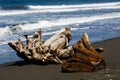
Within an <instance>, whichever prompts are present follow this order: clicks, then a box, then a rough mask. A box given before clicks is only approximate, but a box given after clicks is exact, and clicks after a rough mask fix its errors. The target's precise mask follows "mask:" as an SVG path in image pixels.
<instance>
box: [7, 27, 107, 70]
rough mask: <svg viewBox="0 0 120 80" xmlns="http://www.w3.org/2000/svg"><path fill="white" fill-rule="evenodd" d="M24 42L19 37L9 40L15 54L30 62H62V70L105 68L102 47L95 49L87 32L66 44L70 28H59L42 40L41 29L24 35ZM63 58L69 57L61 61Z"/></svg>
mask: <svg viewBox="0 0 120 80" xmlns="http://www.w3.org/2000/svg"><path fill="white" fill-rule="evenodd" d="M24 37H25V38H26V44H23V42H22V41H21V39H18V41H17V42H9V43H8V44H9V46H10V47H11V48H13V49H14V50H15V51H16V53H17V55H18V56H19V57H20V58H22V59H24V60H26V61H30V62H35V63H48V62H49V61H52V62H55V63H60V64H62V66H61V68H62V71H63V72H76V71H82V72H91V71H95V70H99V69H103V68H105V61H104V58H103V56H102V55H101V54H100V52H102V51H103V48H98V49H95V48H93V47H92V46H91V43H90V41H89V37H88V34H87V33H84V34H83V37H82V38H81V40H79V41H77V43H75V44H73V45H72V46H68V43H69V41H70V40H71V30H70V28H64V29H61V30H60V31H59V32H58V33H56V34H55V35H53V36H52V37H51V38H49V39H47V40H46V41H43V39H42V31H41V30H39V31H36V32H35V33H34V35H33V37H32V38H29V37H28V35H24ZM63 58H69V59H67V60H66V61H62V60H61V59H63Z"/></svg>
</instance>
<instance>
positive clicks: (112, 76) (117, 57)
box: [0, 38, 120, 80]
mask: <svg viewBox="0 0 120 80" xmlns="http://www.w3.org/2000/svg"><path fill="white" fill-rule="evenodd" d="M92 45H93V46H94V47H95V48H97V47H103V48H104V50H105V51H104V52H102V53H101V54H102V55H103V56H104V58H105V61H106V69H103V70H99V71H96V72H87V73H86V72H76V73H62V72H61V65H58V64H48V65H36V64H28V63H25V62H24V61H16V62H9V63H5V64H2V65H0V80H120V76H119V75H120V38H114V39H109V40H105V41H101V42H96V43H93V44H92Z"/></svg>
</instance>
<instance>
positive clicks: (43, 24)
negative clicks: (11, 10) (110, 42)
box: [0, 12, 120, 36]
mask: <svg viewBox="0 0 120 80" xmlns="http://www.w3.org/2000/svg"><path fill="white" fill-rule="evenodd" d="M113 18H120V12H113V13H106V14H102V15H94V16H90V17H69V18H60V19H56V20H41V21H38V22H37V23H26V24H18V25H16V26H8V27H5V28H0V36H2V35H6V34H12V32H13V31H30V30H35V29H40V28H41V29H42V28H43V29H44V28H49V27H56V26H69V25H72V24H83V23H88V22H93V21H98V20H104V19H113Z"/></svg>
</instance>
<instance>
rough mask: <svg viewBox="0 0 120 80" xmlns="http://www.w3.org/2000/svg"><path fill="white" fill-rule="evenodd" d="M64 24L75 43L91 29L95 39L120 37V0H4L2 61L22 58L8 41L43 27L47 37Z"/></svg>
mask: <svg viewBox="0 0 120 80" xmlns="http://www.w3.org/2000/svg"><path fill="white" fill-rule="evenodd" d="M64 27H70V28H71V30H72V37H73V40H72V41H71V42H70V44H69V45H72V44H73V43H75V42H76V41H77V40H79V39H80V38H81V36H82V34H83V32H87V33H88V35H89V37H90V40H91V42H96V41H101V40H105V39H109V38H114V37H120V1H119V0H0V64H2V63H6V62H9V61H16V60H20V58H19V57H17V56H16V53H15V51H13V50H12V49H11V48H10V47H9V46H8V42H11V41H16V40H17V39H18V38H21V39H22V41H24V40H25V39H24V37H23V35H24V34H28V35H29V36H32V35H33V33H34V32H35V31H36V30H38V29H42V30H43V38H44V40H46V39H48V38H49V37H50V36H52V35H53V34H55V33H56V32H57V31H59V30H60V29H62V28H64Z"/></svg>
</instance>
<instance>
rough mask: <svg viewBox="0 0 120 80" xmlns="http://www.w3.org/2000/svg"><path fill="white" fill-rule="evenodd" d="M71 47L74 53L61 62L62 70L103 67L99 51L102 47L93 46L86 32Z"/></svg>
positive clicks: (92, 69) (70, 70) (74, 70)
mask: <svg viewBox="0 0 120 80" xmlns="http://www.w3.org/2000/svg"><path fill="white" fill-rule="evenodd" d="M72 47H73V50H74V55H73V56H72V57H71V58H70V59H68V60H67V61H66V62H64V63H63V64H62V71H63V72H77V71H80V72H92V71H96V70H99V69H104V68H105V61H104V58H103V56H102V55H101V54H100V53H99V52H102V51H103V49H102V48H99V49H95V48H93V47H92V46H91V43H90V41H89V38H88V35H87V33H84V34H83V37H82V39H81V40H79V41H78V42H77V43H75V44H74V45H73V46H72ZM96 50H97V51H96Z"/></svg>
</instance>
